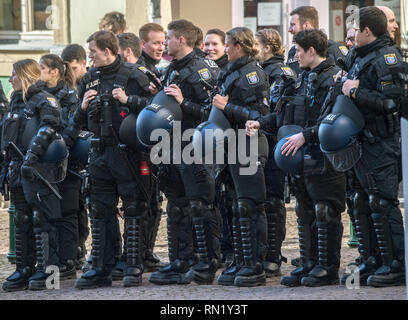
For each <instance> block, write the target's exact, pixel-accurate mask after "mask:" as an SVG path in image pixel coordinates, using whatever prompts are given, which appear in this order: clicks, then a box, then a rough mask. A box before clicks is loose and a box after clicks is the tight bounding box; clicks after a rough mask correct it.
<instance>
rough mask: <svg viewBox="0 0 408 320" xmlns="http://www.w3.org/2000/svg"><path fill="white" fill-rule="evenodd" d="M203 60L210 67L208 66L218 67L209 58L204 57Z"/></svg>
mask: <svg viewBox="0 0 408 320" xmlns="http://www.w3.org/2000/svg"><path fill="white" fill-rule="evenodd" d="M204 62H205V63H206V64H207V65H208V66H209V67H210V68H217V69H218V68H219V67H218V65H217V64H216V63H215V62H214V61H212V60H211V59H207V58H205V59H204Z"/></svg>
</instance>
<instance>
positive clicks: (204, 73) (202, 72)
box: [198, 68, 211, 81]
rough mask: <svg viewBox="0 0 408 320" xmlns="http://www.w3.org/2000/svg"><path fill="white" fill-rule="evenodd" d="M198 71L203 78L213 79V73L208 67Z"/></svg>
mask: <svg viewBox="0 0 408 320" xmlns="http://www.w3.org/2000/svg"><path fill="white" fill-rule="evenodd" d="M198 73H199V75H200V78H201V79H203V80H206V81H207V80H210V79H211V73H210V71H208V69H207V68H206V69H201V70H198Z"/></svg>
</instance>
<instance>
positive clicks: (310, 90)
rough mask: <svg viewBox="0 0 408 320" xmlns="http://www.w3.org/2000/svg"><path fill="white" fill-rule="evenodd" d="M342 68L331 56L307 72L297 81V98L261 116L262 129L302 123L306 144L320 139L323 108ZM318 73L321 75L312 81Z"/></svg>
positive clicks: (269, 129)
mask: <svg viewBox="0 0 408 320" xmlns="http://www.w3.org/2000/svg"><path fill="white" fill-rule="evenodd" d="M339 70H340V68H338V67H337V66H336V65H335V63H334V60H333V57H329V58H328V59H326V60H324V61H323V62H322V63H321V64H319V65H318V66H317V67H316V68H314V69H313V70H308V71H303V72H302V74H301V75H300V77H299V79H298V81H297V83H296V88H295V95H294V99H293V101H291V102H287V103H286V104H284V105H282V107H281V108H277V109H276V110H275V112H274V113H272V114H270V115H268V116H266V117H263V118H261V119H259V122H260V123H261V128H262V129H264V130H266V131H268V132H271V133H272V134H276V133H277V131H278V129H279V128H280V127H281V126H284V125H298V126H301V127H302V128H303V135H304V137H305V140H306V143H311V142H317V141H318V128H319V124H320V122H319V121H320V114H321V109H322V106H323V104H324V101H325V99H326V96H327V94H328V92H329V89H330V87H332V86H333V85H334V78H335V76H336V74H337V73H338V71H339ZM314 74H316V75H317V77H316V78H315V80H314V81H312V80H313V75H314Z"/></svg>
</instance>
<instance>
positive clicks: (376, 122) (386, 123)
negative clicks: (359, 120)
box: [361, 112, 400, 143]
mask: <svg viewBox="0 0 408 320" xmlns="http://www.w3.org/2000/svg"><path fill="white" fill-rule="evenodd" d="M399 131H400V122H399V116H398V113H397V112H395V113H390V114H386V115H377V116H376V117H375V118H374V119H372V120H371V121H370V122H368V123H366V126H365V128H364V130H363V132H362V134H361V140H362V141H368V142H369V143H375V142H378V141H379V140H380V139H385V138H388V137H391V136H393V135H394V134H395V133H396V132H399Z"/></svg>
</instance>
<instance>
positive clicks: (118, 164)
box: [74, 31, 150, 289]
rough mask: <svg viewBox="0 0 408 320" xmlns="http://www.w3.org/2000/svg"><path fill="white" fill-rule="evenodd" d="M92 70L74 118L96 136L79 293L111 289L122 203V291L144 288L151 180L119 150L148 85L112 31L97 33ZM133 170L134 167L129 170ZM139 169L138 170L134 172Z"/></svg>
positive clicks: (135, 157) (131, 155) (134, 156)
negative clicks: (88, 248) (88, 245)
mask: <svg viewBox="0 0 408 320" xmlns="http://www.w3.org/2000/svg"><path fill="white" fill-rule="evenodd" d="M88 40H89V41H88V42H89V50H90V58H91V59H92V60H93V62H94V65H95V68H92V69H91V70H89V72H88V73H87V74H86V75H85V76H84V78H83V79H82V82H81V84H80V87H79V90H78V93H79V97H80V99H82V106H81V108H78V110H77V112H76V113H75V114H74V122H75V123H76V124H77V125H78V126H79V127H84V126H87V127H88V129H89V130H90V131H92V132H93V133H94V135H95V136H94V139H92V140H91V146H92V150H91V156H90V164H89V173H90V179H91V215H92V216H93V219H94V221H93V226H92V239H93V242H92V244H93V247H92V269H91V270H89V271H88V272H86V273H85V274H83V275H82V277H81V278H80V279H78V280H77V281H76V282H75V287H76V288H78V289H87V288H94V287H98V286H110V285H111V284H112V279H111V271H112V268H113V266H114V265H115V258H114V255H115V243H116V240H117V229H116V228H117V220H116V213H117V204H118V197H121V199H122V202H123V211H124V216H125V234H126V235H127V260H126V268H125V271H124V274H123V285H124V286H136V285H139V284H140V283H141V276H142V273H143V265H142V258H141V257H142V252H141V251H142V240H141V239H142V236H143V220H144V217H145V216H146V214H147V211H148V199H147V197H146V194H147V195H148V194H149V183H150V177H149V176H147V177H146V176H144V179H143V180H142V177H141V176H139V175H138V172H139V166H142V165H143V164H145V161H146V159H142V157H141V155H140V154H138V153H137V152H132V151H130V150H128V149H127V150H123V149H122V148H120V149H119V148H118V144H119V143H118V141H117V132H118V130H119V127H120V124H121V123H122V121H123V120H124V119H125V118H126V117H127V116H128V115H129V114H130V113H135V114H137V113H138V112H139V111H140V110H141V109H142V108H143V107H144V106H145V105H146V104H147V102H148V96H149V91H148V86H149V80H148V79H147V77H146V76H145V75H144V73H143V72H142V71H141V70H140V69H139V68H140V66H134V65H129V64H126V63H124V62H123V61H122V59H121V57H120V56H119V55H118V54H117V53H118V47H119V44H118V39H117V38H116V36H115V35H114V34H113V33H111V32H109V31H99V32H96V33H94V34H93V35H92V36H91V37H90V38H89V39H88ZM131 165H132V166H134V167H131ZM135 166H137V170H136V168H135ZM143 188H146V189H147V190H146V189H143Z"/></svg>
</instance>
